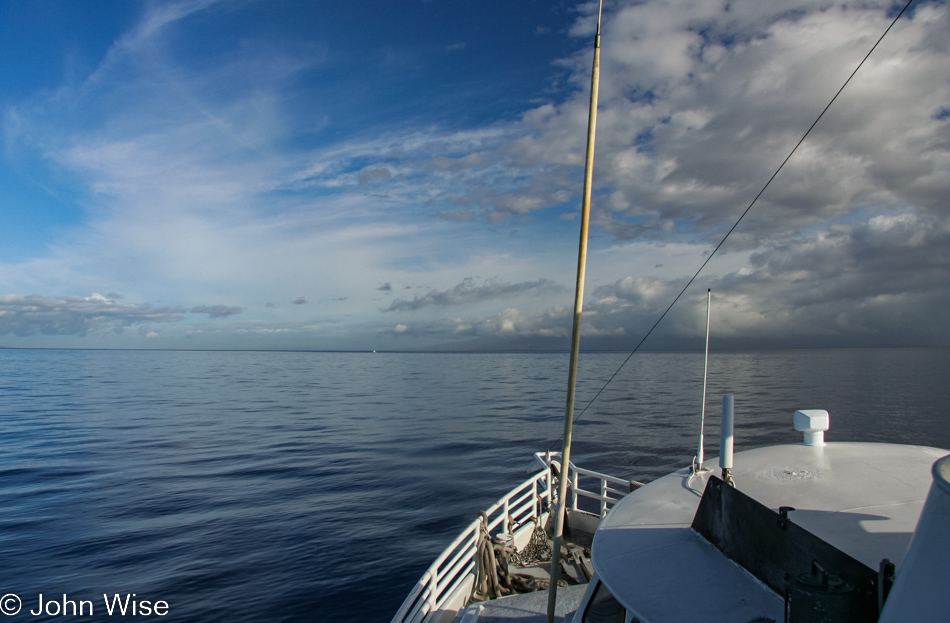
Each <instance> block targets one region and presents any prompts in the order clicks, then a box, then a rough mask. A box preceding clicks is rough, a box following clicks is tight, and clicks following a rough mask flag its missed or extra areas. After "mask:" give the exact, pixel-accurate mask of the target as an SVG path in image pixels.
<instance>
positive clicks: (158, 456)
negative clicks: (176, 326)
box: [0, 349, 950, 622]
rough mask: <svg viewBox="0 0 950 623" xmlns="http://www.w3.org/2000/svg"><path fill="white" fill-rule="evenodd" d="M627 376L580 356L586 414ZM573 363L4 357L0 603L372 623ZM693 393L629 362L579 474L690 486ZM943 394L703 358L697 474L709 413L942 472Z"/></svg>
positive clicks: (843, 374) (895, 362)
mask: <svg viewBox="0 0 950 623" xmlns="http://www.w3.org/2000/svg"><path fill="white" fill-rule="evenodd" d="M625 356H626V355H625V354H617V353H590V354H583V355H582V357H581V370H580V378H581V381H580V382H579V386H578V407H577V411H578V412H580V411H581V410H582V409H583V408H584V405H585V404H586V402H587V401H588V400H589V399H590V398H591V397H592V396H593V395H594V394H595V393H596V392H597V390H599V389H600V388H601V387H602V385H603V383H604V381H605V380H606V379H607V378H608V377H609V376H610V375H611V374H612V373H613V372H614V371H615V370H616V368H617V366H618V365H619V364H620V362H621V361H623V359H624V358H625ZM567 359H568V357H567V355H566V354H549V353H540V354H537V353H534V354H526V353H514V354H511V353H485V354H452V353H438V354H437V353H376V354H372V353H311V352H167V351H163V352H156V351H48V350H0V508H2V512H0V595H9V594H14V595H17V596H19V598H20V600H21V603H22V610H21V611H20V613H19V614H18V615H16V617H14V620H15V619H16V618H21V619H22V618H28V619H30V620H52V619H57V620H58V619H62V618H64V617H63V616H62V614H59V615H56V616H54V615H46V614H41V615H38V616H33V615H32V614H30V611H31V610H32V611H37V609H38V602H39V595H40V594H42V595H43V598H44V600H45V602H46V605H45V608H46V609H47V612H55V611H61V610H62V608H63V606H62V603H61V602H62V601H63V600H64V599H65V600H67V603H66V606H65V609H66V613H67V615H68V616H69V617H72V616H73V615H72V610H71V608H72V606H71V605H70V603H69V602H75V603H76V604H80V602H81V601H84V600H85V601H88V602H91V606H92V608H93V611H94V613H93V615H92V616H82V617H80V618H82V619H84V620H112V619H111V617H110V616H109V615H108V612H107V609H106V606H105V603H104V598H103V595H108V596H109V597H110V599H114V596H116V595H118V596H119V598H120V599H122V600H124V599H126V596H129V597H128V600H129V601H128V602H127V603H128V604H129V605H127V608H128V610H129V613H131V602H132V601H136V603H137V604H138V607H139V608H141V607H142V605H143V603H145V602H148V604H146V605H145V607H146V608H148V607H154V606H155V604H156V603H158V602H163V603H164V604H167V614H166V615H165V616H162V617H160V619H161V620H175V621H232V622H233V621H252V620H254V621H259V620H266V621H291V620H316V619H319V618H323V617H329V616H338V617H340V618H341V620H350V621H388V620H389V619H390V617H391V616H392V615H393V614H394V613H395V611H396V609H397V608H398V607H399V605H400V604H401V602H402V600H403V598H404V596H405V595H406V593H407V592H408V591H409V589H410V588H411V587H412V585H413V584H414V583H415V581H416V580H417V579H418V577H419V576H420V575H421V574H422V572H423V571H424V570H425V568H426V567H427V566H428V565H429V564H430V562H431V561H432V559H433V558H434V557H435V556H436V555H437V554H438V553H439V552H440V551H441V550H442V549H443V548H444V547H445V545H447V544H448V542H449V541H451V539H452V538H454V536H455V535H456V534H457V533H458V532H459V531H460V530H461V529H462V528H463V527H464V526H465V525H467V524H468V522H470V521H471V519H472V518H473V517H475V516H476V515H477V512H478V510H480V509H481V508H484V507H486V506H488V505H489V504H491V503H492V502H493V501H494V500H495V499H497V498H498V497H499V496H500V495H501V494H502V493H504V492H505V491H506V490H508V489H509V488H510V487H512V486H513V485H515V484H517V483H518V482H520V481H521V480H523V479H524V478H525V477H526V476H527V468H528V467H529V465H530V464H531V460H530V459H531V453H532V452H534V451H537V450H544V449H547V448H551V449H558V448H559V442H558V438H559V435H560V431H561V429H562V426H563V424H562V419H563V411H564V399H565V387H564V386H565V383H566V378H567ZM702 369H703V362H702V356H701V354H696V353H644V354H637V355H635V356H634V357H633V359H631V361H630V363H629V364H627V366H626V367H625V368H624V369H623V370H622V371H621V372H620V374H618V375H617V378H616V379H615V381H614V382H613V383H612V384H611V385H610V386H609V387H608V388H607V389H606V390H605V391H604V392H603V394H602V395H601V396H600V398H599V399H598V400H597V401H596V402H595V403H593V405H592V406H591V407H590V409H589V410H588V411H587V412H586V413H584V414H583V415H582V416H581V417H580V419H579V420H578V422H577V424H576V428H575V433H574V441H575V444H574V458H575V460H576V462H578V463H580V464H582V465H585V466H588V467H591V468H593V469H597V470H600V471H605V472H608V473H612V474H615V475H618V476H621V477H626V478H634V479H638V480H649V479H652V478H655V477H657V476H659V475H662V474H664V473H666V472H668V471H670V470H672V469H675V468H679V467H683V466H686V465H688V464H689V462H690V459H691V458H692V456H693V454H694V453H695V446H696V440H697V432H698V422H699V412H700V406H701V405H700V403H701V396H702ZM948 371H950V350H946V349H911V350H892V349H888V350H828V351H773V352H735V353H719V354H714V355H713V356H712V357H711V361H710V377H709V397H708V399H707V429H706V434H707V456H715V455H716V454H717V447H718V428H717V421H718V415H719V409H720V400H721V398H720V397H721V395H722V394H723V393H733V394H734V395H735V397H736V399H735V400H736V426H737V431H736V443H737V450H741V449H745V448H752V447H757V446H762V445H767V444H772V443H796V442H798V441H800V436H799V434H798V433H795V432H794V431H793V430H792V426H791V419H792V413H793V411H794V410H795V409H799V408H825V409H828V411H829V412H830V413H831V431H830V432H829V433H828V434H827V438H828V439H829V440H833V441H888V442H898V443H913V444H921V445H931V446H937V447H943V448H950V426H948V419H947V405H948V404H950V383H947V381H946V379H947V373H948ZM133 594H134V596H132V595H133ZM64 596H65V597H64ZM50 602H53V603H50ZM7 603H8V602H7V601H6V598H4V600H3V601H2V602H0V607H5V606H6V604H7ZM149 604H150V605H149ZM88 612H89V610H88V606H86V610H85V611H84V615H88ZM138 612H139V615H141V614H142V611H141V610H139V611H138ZM117 615H118V611H114V612H113V616H117ZM153 616H154V615H153Z"/></svg>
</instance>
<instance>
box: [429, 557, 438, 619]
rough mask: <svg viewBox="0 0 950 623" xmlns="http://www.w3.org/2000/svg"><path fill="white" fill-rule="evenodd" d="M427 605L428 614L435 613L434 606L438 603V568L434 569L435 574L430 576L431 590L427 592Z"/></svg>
mask: <svg viewBox="0 0 950 623" xmlns="http://www.w3.org/2000/svg"><path fill="white" fill-rule="evenodd" d="M427 601H428V604H429V612H435V605H436V604H437V603H438V601H439V568H438V567H436V569H435V573H433V574H432V590H430V591H429V599H428V600H427Z"/></svg>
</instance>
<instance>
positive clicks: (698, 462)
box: [693, 288, 712, 474]
mask: <svg viewBox="0 0 950 623" xmlns="http://www.w3.org/2000/svg"><path fill="white" fill-rule="evenodd" d="M711 300H712V290H711V289H708V288H707V289H706V359H705V361H704V362H703V410H702V415H700V416H699V449H698V450H697V451H696V458H695V459H693V473H694V474H697V473H699V472H705V471H707V470H706V469H705V468H704V467H703V428H704V427H705V426H706V376H707V374H708V372H709V303H710V301H711Z"/></svg>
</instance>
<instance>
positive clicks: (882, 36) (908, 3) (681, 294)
mask: <svg viewBox="0 0 950 623" xmlns="http://www.w3.org/2000/svg"><path fill="white" fill-rule="evenodd" d="M913 2H914V0H908V2H907V4H905V5H904V8H903V9H901V11H900V13H898V14H897V17H895V18H894V19H893V21H891V23H890V25H889V26H888V27H887V29H886V30H885V31H884V34H882V35H881V36H880V37H879V38H878V40H877V41H876V42H875V43H874V45H873V46H871V49H870V50H869V51H868V53H867V54H865V55H864V58H863V59H861V62H860V63H858V66H857V67H855V68H854V71H852V72H851V75H850V76H848V79H847V80H845V81H844V84H842V85H841V88H840V89H838V92H837V93H835V95H834V97H832V98H831V101H830V102H828V105H827V106H825V108H824V109H823V110H822V111H821V114H819V115H818V117H817V118H816V119H815V120H814V121H813V122H812V124H811V125H810V126H809V127H808V130H806V131H805V134H803V135H802V137H801V138H800V139H799V140H798V142H797V143H796V144H795V147H793V148H792V151H790V152H789V153H788V155H787V156H786V157H785V160H783V161H782V164H780V165H779V166H778V168H777V169H775V172H774V173H773V174H772V176H771V177H770V178H769V180H768V181H767V182H766V183H765V186H763V187H762V190H760V191H759V192H758V194H756V196H755V198H754V199H752V202H751V203H750V204H749V207H747V208H746V209H745V210H744V211H743V212H742V214H741V215H740V216H739V218H738V219H737V220H736V222H735V223H733V225H732V227H731V228H729V231H728V232H726V235H725V236H723V238H722V240H720V241H719V244H717V245H716V248H715V249H713V251H712V253H710V254H709V257H707V258H706V261H704V262H703V263H702V265H701V266H700V267H699V269H698V270H697V271H696V273H695V274H694V275H693V276H692V277H691V278H690V280H689V281H688V282H687V283H686V285H685V286H683V289H682V290H680V293H679V294H677V295H676V298H674V299H673V302H672V303H670V305H669V307H667V308H666V311H664V312H663V313H662V314H660V317H659V318H658V319H657V321H656V322H655V323H653V326H652V327H650V330H649V331H647V332H646V335H644V336H643V338H642V339H641V340H640V342H639V343H637V345H636V347H635V348H634V349H633V350H632V351H631V352H630V354H629V355H627V358H626V359H624V360H623V363H621V364H620V366H619V367H618V368H617V370H616V371H615V372H614V373H613V374H612V375H610V378H609V379H607V382H606V383H604V385H603V387H601V388H600V389H599V390H598V391H597V393H596V394H594V397H593V398H591V399H590V401H588V403H587V406H585V407H584V408H583V409H582V410H581V412H580V413H578V414H577V416H576V417H575V418H574V421H575V422H576V421H577V420H579V419H581V417H583V415H584V414H585V413H587V410H588V409H589V408H590V406H591V405H592V404H594V401H595V400H597V398H598V397H600V395H601V394H602V393H603V391H604V390H605V389H607V386H608V385H610V383H611V381H613V380H614V378H616V376H617V375H618V374H619V373H620V371H621V370H622V369H623V367H624V366H625V365H627V362H628V361H630V358H631V357H633V355H634V354H636V352H637V351H638V350H640V347H641V346H643V343H644V342H645V341H646V339H647V338H648V337H650V334H651V333H653V330H654V329H656V328H657V326H658V325H659V324H660V322H662V320H663V318H665V317H666V315H667V314H668V313H669V312H670V310H671V309H673V306H674V305H676V302H677V301H679V300H680V297H682V296H683V294H685V293H686V290H687V289H689V286H691V285H692V284H693V281H695V280H696V278H697V277H698V276H699V273H701V272H703V269H704V268H706V264H708V263H709V261H710V260H711V259H712V258H713V256H714V255H716V252H717V251H719V249H720V248H722V245H724V244H725V243H726V240H727V239H728V238H729V236H730V235H731V234H732V232H733V231H735V229H736V227H738V226H739V223H741V222H742V219H744V218H745V216H746V214H748V213H749V211H750V210H751V209H752V206H754V205H755V204H756V202H757V201H758V200H759V197H761V196H762V194H763V193H764V192H765V190H766V189H767V188H768V187H769V185H770V184H771V183H772V180H774V179H775V178H776V176H778V174H779V171H781V170H782V169H783V168H784V167H785V164H786V163H787V162H788V161H789V160H790V159H791V157H792V155H793V154H794V153H795V152H796V151H798V148H799V147H800V146H801V144H802V143H803V142H805V139H806V138H807V137H808V135H809V134H811V131H812V130H813V129H814V128H815V126H816V125H818V122H819V121H821V118H822V117H824V116H825V113H826V112H828V109H829V108H831V105H832V104H834V103H835V100H836V99H838V96H839V95H841V92H842V91H844V89H845V87H846V86H848V83H849V82H851V79H852V78H854V76H855V74H857V73H858V70H859V69H861V67H862V66H863V65H864V63H865V61H867V60H868V58H869V57H870V56H871V54H872V53H873V52H874V50H876V49H877V46H878V45H879V44H880V43H881V41H883V40H884V37H886V36H887V33H889V32H890V31H891V28H893V27H894V24H896V23H897V20H899V19H900V18H901V16H902V15H903V14H904V13H905V12H906V11H907V9H908V8H910V5H911V4H912V3H913ZM558 441H560V437H559V438H558V439H557V440H555V442H554V443H552V444H551V446H552V447H553V446H554V444H556V443H557V442H558ZM549 449H550V448H549Z"/></svg>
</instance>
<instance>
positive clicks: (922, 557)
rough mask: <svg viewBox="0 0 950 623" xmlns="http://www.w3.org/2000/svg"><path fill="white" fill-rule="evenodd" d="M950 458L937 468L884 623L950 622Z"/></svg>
mask: <svg viewBox="0 0 950 623" xmlns="http://www.w3.org/2000/svg"><path fill="white" fill-rule="evenodd" d="M948 554H950V456H947V457H944V458H943V459H941V460H940V461H938V462H937V463H936V464H935V465H934V467H933V484H932V485H931V488H930V493H929V494H928V496H927V503H926V504H925V505H924V510H923V513H922V514H921V516H920V522H919V523H918V525H917V531H916V532H915V534H914V540H913V542H912V543H911V546H910V550H909V551H908V552H907V557H906V559H905V562H904V568H903V569H902V571H901V573H899V574H898V575H897V581H896V582H895V583H894V588H893V589H892V590H891V594H890V596H889V597H888V598H887V604H886V605H885V606H884V612H882V613H881V618H880V622H881V623H902V622H903V621H915V622H916V623H945V622H946V621H950V591H947V578H948V577H950V558H948Z"/></svg>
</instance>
